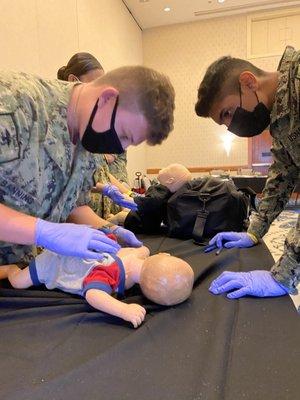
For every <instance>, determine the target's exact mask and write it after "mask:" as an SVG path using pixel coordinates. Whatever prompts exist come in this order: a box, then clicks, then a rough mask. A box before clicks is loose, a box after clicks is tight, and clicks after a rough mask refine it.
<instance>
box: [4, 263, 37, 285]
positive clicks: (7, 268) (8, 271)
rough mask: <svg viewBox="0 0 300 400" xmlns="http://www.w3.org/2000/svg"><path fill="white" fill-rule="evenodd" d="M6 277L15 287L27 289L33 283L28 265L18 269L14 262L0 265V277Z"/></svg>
mask: <svg viewBox="0 0 300 400" xmlns="http://www.w3.org/2000/svg"><path fill="white" fill-rule="evenodd" d="M6 278H8V280H9V282H10V284H11V286H12V287H14V288H15V289H27V288H29V287H30V286H32V285H33V283H32V280H31V277H30V272H29V267H26V268H24V269H20V268H19V267H18V266H17V265H15V264H9V265H1V266H0V279H6Z"/></svg>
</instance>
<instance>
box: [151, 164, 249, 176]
mask: <svg viewBox="0 0 300 400" xmlns="http://www.w3.org/2000/svg"><path fill="white" fill-rule="evenodd" d="M187 168H188V170H189V171H190V172H194V173H199V172H209V171H211V170H215V169H221V170H223V171H228V170H230V171H238V170H239V169H241V168H248V165H221V166H220V165H217V166H213V167H187ZM160 170H161V168H147V174H150V175H151V174H153V175H154V174H158V173H159V171H160Z"/></svg>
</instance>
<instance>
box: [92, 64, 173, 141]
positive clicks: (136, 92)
mask: <svg viewBox="0 0 300 400" xmlns="http://www.w3.org/2000/svg"><path fill="white" fill-rule="evenodd" d="M93 84H94V85H100V86H101V85H111V86H113V87H114V88H116V89H117V90H118V91H119V105H121V106H122V107H124V108H125V109H128V110H131V111H138V112H140V113H141V114H143V115H144V116H145V118H146V120H147V122H148V134H147V139H146V140H147V143H148V144H150V145H153V146H154V145H156V144H160V143H162V141H163V140H165V139H166V138H167V137H168V135H169V133H170V132H171V131H172V129H173V122H174V115H173V114H174V108H175V91H174V88H173V86H172V84H171V82H170V80H169V78H168V77H167V76H166V75H164V74H162V73H160V72H158V71H155V70H154V69H152V68H147V67H144V66H141V65H136V66H134V65H133V66H127V67H120V68H117V69H115V70H112V71H109V72H107V73H106V74H105V75H103V76H101V77H100V78H97V79H95V81H94V82H93Z"/></svg>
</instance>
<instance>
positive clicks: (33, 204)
mask: <svg viewBox="0 0 300 400" xmlns="http://www.w3.org/2000/svg"><path fill="white" fill-rule="evenodd" d="M149 88H150V92H151V91H152V90H153V92H152V94H153V95H151V93H150V96H149V94H148V89H149ZM151 88H153V89H151ZM157 91H158V93H159V95H158V96H157ZM144 93H147V98H145V95H144ZM140 95H142V97H143V100H142V101H144V102H145V103H144V104H142V103H141V102H140V101H139V99H140V97H141V96H140ZM135 100H136V101H137V102H138V103H137V104H138V107H137V108H135V109H134V110H131V108H130V104H132V103H135ZM158 106H161V107H162V108H163V114H164V117H165V118H164V120H163V121H162V120H161V114H160V113H159V114H158V113H157V112H156V110H157V109H159V108H160V107H158ZM92 110H93V113H92ZM113 110H114V112H113ZM128 110H131V112H129V113H128ZM173 110H174V89H173V87H172V85H171V84H170V82H169V80H168V79H167V78H166V77H165V76H164V75H162V74H159V73H157V72H156V71H154V70H151V69H149V68H145V67H139V66H137V67H122V68H119V69H117V70H113V71H111V72H110V73H108V74H106V75H105V76H104V77H101V78H99V79H97V80H96V81H94V82H92V83H75V84H74V83H70V82H63V81H58V80H46V79H41V78H40V77H37V76H34V75H30V74H25V73H14V72H2V73H1V74H0V143H1V146H0V203H1V204H0V224H1V230H0V241H1V242H0V263H1V264H7V263H15V262H20V261H24V262H27V261H28V257H27V256H29V255H30V254H31V246H32V245H34V244H35V245H37V246H42V247H44V248H47V249H49V250H52V251H54V252H56V253H60V254H64V255H70V256H77V257H83V258H89V259H101V258H102V256H101V253H102V252H109V253H116V252H117V251H118V249H119V248H120V246H119V245H118V244H117V243H116V242H115V241H113V240H111V239H109V238H108V237H107V236H106V235H105V234H104V233H108V232H109V231H114V232H115V234H116V236H117V239H119V240H121V241H122V242H124V243H126V244H128V245H130V246H140V245H141V242H140V241H138V240H137V239H136V237H135V236H134V235H133V233H132V232H130V231H127V230H120V228H117V227H113V226H112V227H109V228H108V227H105V225H107V221H105V220H103V219H101V218H100V217H99V216H97V215H96V214H95V213H94V212H93V211H92V210H91V209H90V208H89V207H88V206H86V204H87V203H88V201H89V199H90V189H91V188H92V187H93V186H94V181H93V173H94V171H95V170H96V169H97V167H98V166H99V165H101V163H102V162H103V157H102V155H101V154H98V153H107V152H108V151H107V148H108V147H109V148H110V149H111V153H115V152H116V151H114V150H115V146H116V145H115V143H116V142H117V143H118V149H119V147H122V149H126V148H127V147H128V145H129V144H134V145H137V144H139V143H141V142H143V141H144V140H147V141H148V143H150V144H157V143H161V141H162V140H164V139H165V138H166V137H167V136H168V134H169V132H170V131H171V130H172V125H173ZM160 112H161V111H160ZM91 113H92V114H91ZM113 115H115V122H114V124H113V125H112V119H113ZM137 120H139V121H140V123H138V122H137ZM114 125H115V126H116V129H118V130H119V131H120V133H118V132H117V131H116V129H114ZM92 126H93V127H92ZM112 126H113V128H112ZM91 127H92V128H91ZM109 127H111V128H110V129H108V128H109ZM120 127H122V129H120ZM93 129H95V131H94V130H93ZM104 131H105V138H106V148H105V151H104V150H103V146H102V144H101V143H102V142H101V141H99V138H100V136H99V135H100V134H101V135H102V134H103V135H104V133H102V132H104ZM87 134H88V135H89V137H88V140H89V142H88V144H89V148H90V150H89V151H88V150H87V144H86V143H85V145H84V144H83V143H84V141H83V139H84V138H85V137H86V136H87ZM112 137H113V138H114V140H113V141H110V138H112ZM107 145H108V146H107ZM49 221H51V222H49ZM62 222H63V223H62ZM64 222H68V223H64ZM103 226H104V227H105V228H104V230H103V232H102V231H99V230H98V229H93V228H91V227H96V228H101V229H102V228H103ZM19 245H21V246H19ZM26 245H29V247H28V246H26Z"/></svg>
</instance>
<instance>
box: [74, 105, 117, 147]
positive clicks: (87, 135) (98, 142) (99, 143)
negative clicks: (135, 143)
mask: <svg viewBox="0 0 300 400" xmlns="http://www.w3.org/2000/svg"><path fill="white" fill-rule="evenodd" d="M118 100H119V99H118V98H117V100H116V104H115V106H114V109H113V112H112V115H111V121H110V128H109V129H108V130H107V131H105V132H96V131H95V130H94V129H93V128H92V124H93V121H94V118H95V114H96V111H97V108H98V101H99V99H98V100H97V103H96V104H95V107H94V108H93V111H92V114H91V116H90V120H89V123H88V125H87V127H86V129H85V131H84V134H83V136H82V140H81V143H82V146H83V147H84V148H85V149H86V150H87V151H89V152H90V153H99V154H105V153H107V154H121V153H123V152H124V149H123V147H122V145H121V142H120V139H119V137H118V135H117V132H116V130H115V119H116V112H117V107H118Z"/></svg>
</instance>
